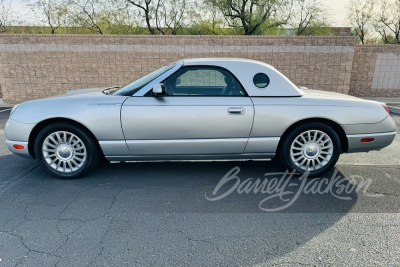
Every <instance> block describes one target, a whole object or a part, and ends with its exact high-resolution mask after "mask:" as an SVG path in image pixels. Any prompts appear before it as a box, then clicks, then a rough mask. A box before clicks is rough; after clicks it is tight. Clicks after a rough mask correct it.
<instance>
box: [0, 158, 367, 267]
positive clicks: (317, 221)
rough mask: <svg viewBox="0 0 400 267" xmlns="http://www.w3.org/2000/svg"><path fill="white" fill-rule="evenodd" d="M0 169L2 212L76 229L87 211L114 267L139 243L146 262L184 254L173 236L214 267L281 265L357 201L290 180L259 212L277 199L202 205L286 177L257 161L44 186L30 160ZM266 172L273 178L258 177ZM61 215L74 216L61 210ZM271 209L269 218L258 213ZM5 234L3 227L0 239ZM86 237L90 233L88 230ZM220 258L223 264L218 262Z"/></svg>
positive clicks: (239, 198)
mask: <svg viewBox="0 0 400 267" xmlns="http://www.w3.org/2000/svg"><path fill="white" fill-rule="evenodd" d="M0 162H1V164H0V174H1V176H2V177H1V180H0V181H1V183H2V185H1V186H0V187H1V188H2V189H1V190H0V197H1V200H2V201H8V205H9V203H10V201H24V205H26V206H27V209H29V205H38V204H43V203H44V204H46V205H50V204H48V203H51V205H55V206H57V205H63V209H64V211H63V212H64V213H68V214H67V215H64V213H61V214H60V215H59V216H61V218H63V216H64V217H65V216H70V217H68V218H71V219H74V220H78V219H80V220H82V218H81V217H79V216H85V214H91V213H92V210H96V216H99V214H100V215H101V216H100V217H93V218H103V217H104V218H111V219H112V220H114V223H113V224H112V225H113V226H112V227H111V228H110V233H111V234H110V235H112V236H113V238H114V239H112V240H111V241H109V243H107V242H105V241H103V246H104V254H105V255H107V257H108V259H107V260H109V261H110V262H114V261H117V260H118V259H117V258H116V257H118V254H119V253H122V252H121V251H119V250H120V249H121V250H123V249H128V247H129V248H130V247H131V246H135V245H134V244H136V243H137V242H141V244H142V246H143V248H137V249H138V251H136V252H137V253H139V254H140V253H141V254H143V255H147V254H146V253H150V252H148V251H149V248H150V247H151V248H153V247H154V246H156V247H157V248H159V249H160V251H162V249H163V248H166V247H171V245H172V244H173V247H177V248H180V246H187V244H186V245H185V243H184V242H183V241H182V240H180V239H179V240H175V239H169V238H166V237H167V236H168V235H171V232H172V233H178V234H182V235H184V237H185V238H186V239H187V240H194V241H196V240H200V241H202V242H204V243H202V242H200V243H201V244H202V245H203V244H204V245H205V246H207V247H206V248H204V249H206V250H209V251H208V252H207V253H208V254H207V255H208V257H211V259H213V262H215V263H216V265H218V264H223V265H229V264H227V262H228V263H229V262H230V263H231V264H232V265H238V263H240V262H242V263H243V264H245V263H246V264H259V263H263V262H265V261H266V260H267V259H268V260H270V259H275V258H279V257H280V256H283V255H285V254H287V253H289V252H291V251H293V250H295V249H296V248H298V247H299V246H301V245H302V244H305V243H307V242H308V241H309V240H311V239H312V238H314V237H316V236H317V235H319V234H321V233H323V232H324V231H326V230H328V229H329V228H330V227H332V226H333V225H335V223H337V222H338V221H339V220H341V219H342V218H343V216H344V215H345V214H347V213H349V212H351V210H352V208H353V206H354V205H356V203H357V201H358V195H359V194H358V193H356V192H355V191H353V192H350V193H348V194H347V193H345V194H343V192H342V193H341V194H339V193H337V192H336V191H335V192H336V194H337V196H342V197H348V199H347V200H343V199H340V198H338V197H337V196H334V195H332V193H331V192H328V193H325V194H320V193H315V194H314V193H311V191H310V192H309V193H304V192H303V190H304V187H305V186H303V187H302V183H301V181H302V180H300V179H299V178H298V177H291V178H288V179H287V180H288V183H287V186H286V188H283V189H282V190H281V192H282V191H283V192H286V193H285V194H283V195H280V196H279V195H278V196H276V197H273V198H271V199H269V200H267V201H264V202H263V204H262V205H260V202H262V201H263V200H264V199H266V198H268V197H269V196H271V195H273V194H275V191H273V190H272V191H271V192H272V193H271V194H269V193H261V192H258V193H254V191H253V192H249V193H246V192H242V193H239V192H238V189H237V188H238V187H237V188H236V190H232V193H230V194H228V195H227V196H226V197H224V198H222V199H220V200H216V201H209V200H207V198H209V199H210V198H213V197H216V196H221V195H223V193H224V192H228V191H229V190H231V188H233V187H234V185H235V184H236V182H237V181H238V179H240V183H243V182H244V181H245V180H246V179H248V178H254V180H257V178H260V179H261V180H263V179H264V178H265V177H269V178H268V181H269V182H270V183H274V182H273V178H276V180H277V181H278V180H279V179H282V178H281V177H282V173H284V172H285V170H284V169H283V167H282V166H279V165H274V164H272V163H270V162H264V161H220V162H141V163H140V162H135V163H121V164H106V165H102V166H99V167H98V168H96V169H95V170H94V171H92V172H91V173H90V174H88V175H87V176H86V177H84V178H81V179H73V180H61V179H56V178H54V177H51V176H50V175H48V174H47V173H46V172H45V171H44V170H43V169H42V168H40V167H38V165H37V163H36V162H35V161H33V160H25V159H22V158H19V157H17V156H14V155H6V156H2V157H0ZM238 168H239V169H240V171H239V172H238V173H236V176H237V177H238V179H236V178H235V180H231V181H229V182H228V183H227V184H225V185H224V186H221V188H220V191H219V192H217V194H215V195H213V191H214V189H215V188H216V186H217V185H218V183H220V181H221V179H222V178H223V177H224V176H225V175H226V174H227V173H228V172H229V171H232V170H236V171H237V170H238ZM266 173H267V174H271V173H275V174H272V175H269V176H265V174H266ZM338 176H341V177H342V178H343V177H345V175H344V174H343V173H341V172H340V171H338V170H337V169H334V170H332V171H330V172H328V173H327V174H325V175H323V177H321V178H327V179H332V177H338ZM254 180H253V181H254ZM261 180H260V181H261ZM312 181H319V180H318V179H315V178H314V179H312V178H310V179H307V182H312ZM314 183H316V182H314ZM289 184H292V185H290V186H289ZM342 184H343V185H344V186H348V185H349V184H350V183H349V181H348V180H347V179H345V180H344V181H343V183H342ZM243 185H245V184H243ZM268 185H269V186H270V189H271V188H273V184H272V185H271V184H267V185H266V187H265V191H267V186H268ZM241 188H242V189H243V188H244V186H242V187H241ZM276 188H277V187H275V189H276ZM281 188H282V187H281ZM299 188H302V189H301V193H300V194H299V195H298V197H297V198H296V200H295V201H293V203H292V204H291V205H289V206H287V207H286V208H283V209H279V207H282V206H284V205H285V204H287V203H288V201H285V199H293V198H294V197H295V195H296V192H298V191H299ZM309 188H311V186H309ZM277 190H278V189H277ZM239 191H240V190H239ZM278 191H279V190H278ZM288 192H292V193H288ZM71 196H73V197H71ZM106 198H110V203H111V204H107V205H104V206H103V205H102V203H103V199H106ZM27 199H28V200H27ZM93 199H95V201H93ZM282 199H284V200H282ZM64 200H65V203H64V202H63V201H64ZM89 200H90V201H91V202H90V201H89ZM92 202H94V203H92ZM74 203H75V204H74ZM64 206H65V207H67V208H65V207H64ZM68 207H73V209H72V208H71V210H68ZM260 207H262V208H264V210H263V209H260ZM42 208H43V212H44V209H47V207H45V206H42ZM277 208H278V210H276V211H275V212H267V211H265V209H277ZM0 210H1V214H2V216H5V214H7V213H13V210H12V209H11V208H9V206H7V205H2V207H1V208H0ZM36 212H38V213H40V212H41V210H40V209H39V210H38V209H37V210H36ZM71 214H72V215H71ZM74 214H76V215H74ZM10 216H11V215H10ZM71 216H72V217H71ZM73 216H76V217H77V218H75V217H73ZM57 218H60V217H57ZM57 218H55V220H57ZM0 227H1V225H0ZM94 227H96V226H94ZM99 227H100V226H99ZM166 229H167V230H168V231H167V230H166ZM3 230H4V229H1V228H0V231H3ZM138 231H139V232H138ZM93 233H96V231H95V230H93ZM96 235H97V234H96ZM86 238H91V237H90V236H88V237H86ZM93 238H94V237H93ZM123 238H127V239H128V240H129V241H126V243H124V246H122V245H120V246H117V247H115V245H116V244H120V243H119V242H120V240H121V239H123ZM171 238H172V237H171ZM150 239H154V240H157V242H155V243H156V245H154V244H148V243H146V242H148V240H150ZM113 240H114V241H113ZM187 240H186V241H187ZM186 241H185V242H186ZM194 241H193V242H194ZM71 242H73V241H71ZM113 242H115V244H114V243H113ZM130 242H131V243H130ZM227 242H228V243H229V244H230V245H229V246H230V247H229V248H228V247H227V246H226V243H227ZM200 246H201V245H200ZM244 247H246V248H247V252H245V251H243V248H244ZM184 249H185V247H182V248H180V249H179V250H178V249H177V251H172V252H169V253H171V255H170V257H172V258H173V257H176V258H179V257H181V258H182V259H183V258H184V255H183V254H182V250H184ZM196 249H199V247H196ZM196 249H195V250H196ZM132 252H133V251H132ZM107 253H108V254H107ZM199 253H202V252H199ZM246 253H247V254H246ZM221 254H223V255H224V257H222V258H221ZM251 255H252V256H251ZM255 255H256V256H255ZM250 256H251V257H250ZM132 257H133V256H132ZM196 257H197V256H196V252H195V253H194V254H193V255H192V256H191V259H192V260H196V259H195V258H196ZM249 257H250V258H249ZM99 259H101V258H99ZM103 260H104V259H103ZM127 260H130V258H128V259H127Z"/></svg>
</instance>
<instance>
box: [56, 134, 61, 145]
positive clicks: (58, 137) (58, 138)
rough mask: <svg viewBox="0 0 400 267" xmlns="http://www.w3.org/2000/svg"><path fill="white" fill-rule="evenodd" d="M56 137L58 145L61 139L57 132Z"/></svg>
mask: <svg viewBox="0 0 400 267" xmlns="http://www.w3.org/2000/svg"><path fill="white" fill-rule="evenodd" d="M56 136H57V140H58V143H62V139H61V137H60V133H59V132H56Z"/></svg>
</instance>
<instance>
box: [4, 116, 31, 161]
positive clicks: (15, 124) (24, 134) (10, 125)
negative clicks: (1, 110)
mask: <svg viewBox="0 0 400 267" xmlns="http://www.w3.org/2000/svg"><path fill="white" fill-rule="evenodd" d="M35 125H36V124H32V123H23V122H19V121H15V120H12V119H8V121H7V123H6V125H5V127H4V134H5V136H6V145H7V147H8V149H9V150H10V151H11V152H12V153H14V154H16V155H18V156H21V157H24V158H28V159H31V158H32V157H31V155H30V154H29V150H28V141H29V135H30V134H31V132H32V129H33V128H34V127H35ZM14 145H21V146H23V147H24V148H23V149H15V148H14V147H13V146H14Z"/></svg>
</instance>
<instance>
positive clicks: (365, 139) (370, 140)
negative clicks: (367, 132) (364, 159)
mask: <svg viewBox="0 0 400 267" xmlns="http://www.w3.org/2000/svg"><path fill="white" fill-rule="evenodd" d="M374 140H375V139H374V138H363V139H361V143H369V142H372V141H374Z"/></svg>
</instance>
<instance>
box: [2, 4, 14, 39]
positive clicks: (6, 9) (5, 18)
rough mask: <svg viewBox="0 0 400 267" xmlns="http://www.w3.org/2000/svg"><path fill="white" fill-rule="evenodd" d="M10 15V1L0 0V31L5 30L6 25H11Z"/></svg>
mask: <svg viewBox="0 0 400 267" xmlns="http://www.w3.org/2000/svg"><path fill="white" fill-rule="evenodd" d="M12 16H13V10H12V8H11V2H7V1H6V0H0V33H3V32H6V31H7V28H6V27H7V26H10V25H11V22H12V19H11V18H12Z"/></svg>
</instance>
